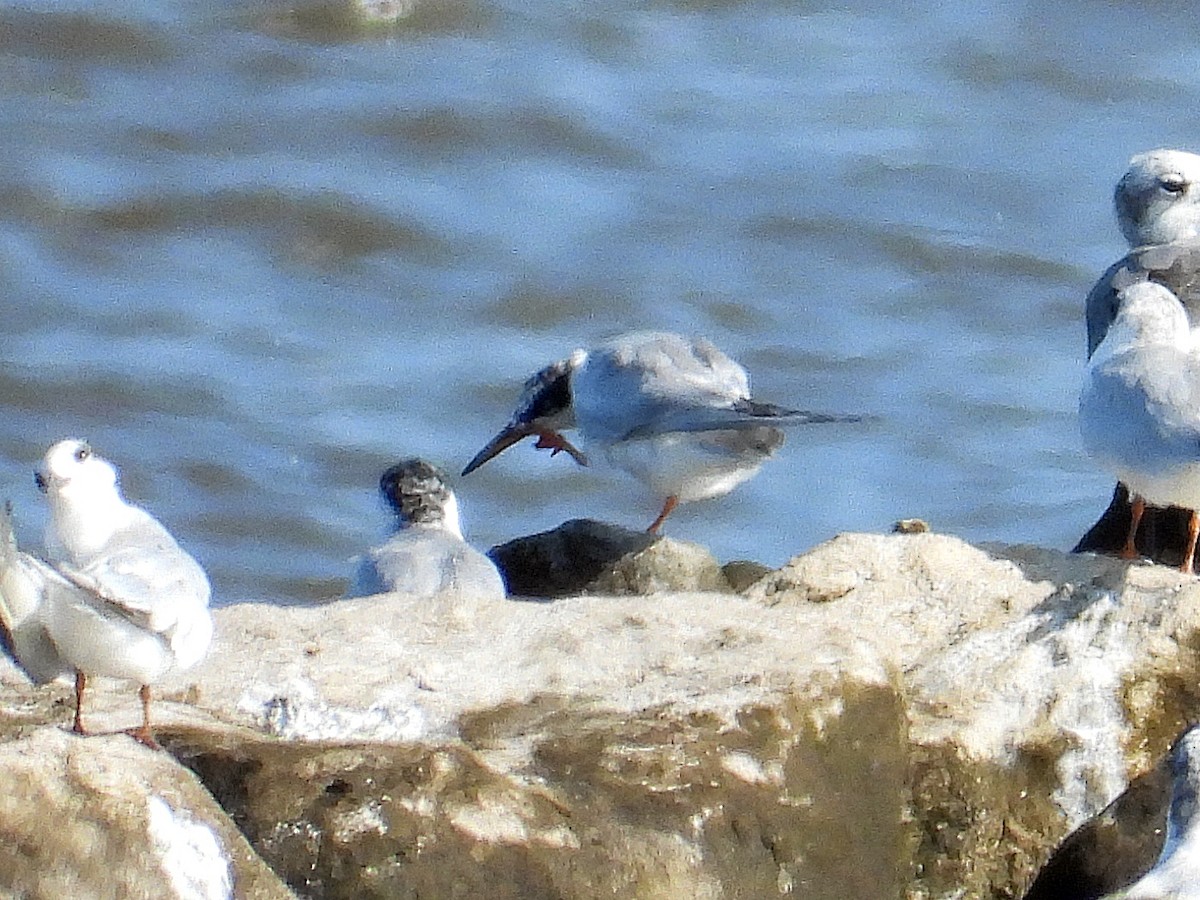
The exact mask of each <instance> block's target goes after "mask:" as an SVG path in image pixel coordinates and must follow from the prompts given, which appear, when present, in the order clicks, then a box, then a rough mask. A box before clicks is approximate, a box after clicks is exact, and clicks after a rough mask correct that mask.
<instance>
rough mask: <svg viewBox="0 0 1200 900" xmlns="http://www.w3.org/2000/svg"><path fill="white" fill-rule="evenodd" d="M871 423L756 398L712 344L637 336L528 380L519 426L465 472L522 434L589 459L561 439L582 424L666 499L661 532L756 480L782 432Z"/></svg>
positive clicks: (617, 462)
mask: <svg viewBox="0 0 1200 900" xmlns="http://www.w3.org/2000/svg"><path fill="white" fill-rule="evenodd" d="M856 421H861V417H858V416H832V415H824V414H821V413H811V412H799V411H796V410H790V409H783V408H781V407H778V406H774V405H772V404H768V403H759V402H757V401H755V400H752V399H751V398H750V379H749V376H748V375H747V374H746V370H745V369H743V368H742V367H741V366H740V365H738V364H737V363H736V362H734V361H733V360H732V359H730V358H729V357H728V356H726V355H725V354H724V353H722V352H721V351H720V350H718V349H717V348H716V347H715V346H713V344H711V343H710V342H709V341H707V340H705V339H703V338H695V339H689V338H685V337H682V336H681V335H678V334H671V333H665V332H636V333H633V334H626V335H622V336H620V337H617V338H614V339H613V340H611V341H609V342H608V343H605V344H601V345H600V346H599V347H596V348H594V349H592V350H576V351H575V352H574V353H572V354H571V355H570V356H569V357H568V358H567V359H564V360H560V361H559V362H556V363H552V364H551V365H549V366H547V367H546V368H544V369H542V370H541V371H540V372H538V373H537V374H535V375H534V376H533V377H531V378H530V379H529V380H528V381H527V382H526V383H525V389H524V391H523V392H522V394H521V398H520V400H519V402H518V405H517V410H516V412H515V413H514V414H513V418H512V420H511V421H510V422H509V424H508V425H506V426H505V427H504V428H503V429H502V430H501V431H500V433H499V434H497V435H496V436H495V437H494V438H493V439H492V440H491V441H490V442H489V443H488V445H487V446H486V447H484V448H483V449H482V450H481V451H479V453H478V454H476V456H475V458H474V459H472V460H471V461H470V462H469V463H468V464H467V467H466V468H465V469H464V470H463V474H464V475H467V474H469V473H471V472H473V471H474V470H475V469H477V468H479V467H480V466H481V465H483V464H484V463H485V462H487V461H488V460H489V459H491V458H492V457H494V456H496V455H497V454H499V453H501V452H502V451H504V450H505V449H507V448H508V447H510V446H512V445H513V444H515V443H517V442H518V441H520V440H521V439H522V438H525V437H529V436H532V435H537V437H538V441H537V444H536V445H535V446H536V447H538V448H542V449H550V450H551V451H552V455H553V454H555V453H558V452H559V451H565V452H567V453H568V454H570V455H571V457H572V458H574V460H575V461H576V462H577V463H579V464H580V465H587V464H588V457H587V456H586V455H585V454H584V453H583V452H580V451H579V450H577V449H576V448H575V447H574V446H572V445H571V444H570V443H569V442H568V441H567V440H566V438H564V437H563V436H562V434H561V433H560V432H561V431H562V430H565V429H569V428H578V430H579V434H580V437H581V442H582V443H583V445H584V448H585V449H586V450H587V451H589V452H590V451H597V450H598V451H600V452H601V453H603V455H604V456H605V458H606V459H607V460H608V461H609V462H610V463H611V464H612V465H614V466H616V467H617V468H619V469H623V470H624V471H626V472H628V473H629V474H630V475H632V476H633V477H634V478H636V479H637V480H638V481H640V482H641V483H642V484H643V485H645V486H646V487H647V488H649V489H650V490H651V491H652V492H653V493H654V494H655V495H656V496H658V497H660V498H663V506H662V511H661V512H660V513H659V515H658V517H657V518H656V519H655V520H654V522H653V523H651V525H650V527H649V528H648V529H647V530H648V531H651V532H654V531H658V529H659V528H660V527H661V526H662V523H663V521H664V520H665V519H666V518H667V516H668V515H670V514H671V511H672V510H673V509H675V507H676V506H677V505H678V504H680V503H687V502H690V501H692V500H705V499H708V498H710V497H719V496H721V495H722V494H726V493H728V492H729V491H731V490H733V489H734V488H735V487H737V486H738V485H739V484H741V483H742V482H744V481H746V480H747V479H749V478H751V477H752V476H753V475H754V474H755V473H756V472H757V471H758V469H759V467H760V466H761V465H762V464H763V462H764V461H766V459H767V458H768V457H769V456H771V454H772V453H774V452H775V451H776V450H778V449H779V447H780V446H781V445H782V444H783V432H782V431H781V430H780V428H779V426H784V425H807V424H816V423H829V422H856Z"/></svg>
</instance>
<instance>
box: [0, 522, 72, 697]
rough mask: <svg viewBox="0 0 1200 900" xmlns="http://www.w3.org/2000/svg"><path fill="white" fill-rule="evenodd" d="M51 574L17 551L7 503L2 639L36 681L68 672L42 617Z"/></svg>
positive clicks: (0, 593)
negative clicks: (41, 613) (44, 625)
mask: <svg viewBox="0 0 1200 900" xmlns="http://www.w3.org/2000/svg"><path fill="white" fill-rule="evenodd" d="M51 574H52V573H51V572H49V570H48V568H47V567H46V566H45V564H43V563H39V562H38V560H35V559H34V558H33V557H31V556H29V555H28V554H25V553H22V552H21V551H20V550H18V549H17V538H16V535H15V534H14V532H13V520H12V503H11V501H6V502H5V504H4V507H3V509H2V510H0V638H3V641H4V649H5V650H6V651H7V652H8V654H9V655H10V656H12V657H13V659H15V660H16V661H17V664H18V665H20V666H21V668H22V669H24V670H25V672H26V673H27V674H28V675H29V677H30V678H32V679H33V680H34V681H37V682H46V681H51V680H53V679H54V678H57V677H58V676H59V675H61V674H64V673H65V672H66V671H67V666H66V664H65V663H64V662H63V660H62V659H61V657H60V656H59V655H58V649H57V648H56V647H55V646H54V643H53V641H51V640H50V636H49V634H47V633H46V629H45V628H44V627H43V625H42V622H41V619H40V615H39V614H40V612H41V607H42V604H43V602H44V601H45V598H46V593H47V590H48V588H49V581H48V578H49V576H50V575H51Z"/></svg>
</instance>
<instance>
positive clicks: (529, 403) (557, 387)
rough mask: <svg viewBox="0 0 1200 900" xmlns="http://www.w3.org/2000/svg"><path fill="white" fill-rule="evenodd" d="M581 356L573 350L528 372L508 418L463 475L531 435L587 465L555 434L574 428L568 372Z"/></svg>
mask: <svg viewBox="0 0 1200 900" xmlns="http://www.w3.org/2000/svg"><path fill="white" fill-rule="evenodd" d="M585 359H587V353H586V352H585V351H583V350H576V351H575V352H574V353H572V354H571V355H570V356H568V357H567V358H566V359H560V360H558V361H557V362H553V363H551V364H550V365H548V366H546V367H545V368H543V369H540V370H539V371H537V372H535V373H534V374H533V375H531V376H530V377H529V378H528V379H527V380H526V381H525V386H524V387H523V388H522V389H521V396H520V397H519V398H518V399H517V409H516V411H515V412H514V413H513V416H512V419H511V420H509V423H508V424H507V425H505V426H504V428H503V429H501V430H500V433H499V434H497V435H496V436H495V437H494V438H492V439H491V441H489V442H488V444H487V446H486V447H484V448H483V449H482V450H480V451H479V452H478V453H477V454H475V458H474V459H472V460H471V461H470V462H469V463H467V466H466V468H465V469H463V472H462V473H463V475H469V474H470V473H471V472H474V471H475V470H476V469H478V468H479V467H480V466H482V465H483V464H484V463H485V462H487V461H488V460H489V459H491V458H492V457H494V456H498V455H500V454H501V453H503V452H504V451H505V450H507V449H508V448H509V447H511V446H512V445H513V444H515V443H517V442H518V441H520V440H522V439H523V438H527V437H530V436H531V435H535V434H536V435H538V436H539V438H540V440H539V442H538V446H539V447H549V448H550V449H553V450H555V452H557V451H558V450H565V451H566V452H567V453H569V454H570V455H571V456H572V457H573V458H574V459H575V461H576V462H577V463H579V464H580V465H587V458H586V457H585V456H584V455H583V454H582V453H580V452H579V451H578V450H576V449H575V448H574V447H572V446H571V445H570V444H569V443H567V441H566V440H565V439H564V438H563V437H562V435H561V434H559V432H560V431H563V430H564V429H567V428H574V427H575V406H574V403H573V402H572V399H571V375H572V373H574V372H575V370H576V369H578V368H579V367H580V366H581V365H583V362H584V360H585Z"/></svg>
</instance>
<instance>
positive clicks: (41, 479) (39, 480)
mask: <svg viewBox="0 0 1200 900" xmlns="http://www.w3.org/2000/svg"><path fill="white" fill-rule="evenodd" d="M33 483H34V484H36V485H37V488H38V490H39V491H41V492H42V493H43V494H44V493H46V492H47V491H49V490H50V482H48V481H47V480H46V476H45V475H43V474H42V473H41V472H34V473H33Z"/></svg>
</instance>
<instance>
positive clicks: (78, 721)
mask: <svg viewBox="0 0 1200 900" xmlns="http://www.w3.org/2000/svg"><path fill="white" fill-rule="evenodd" d="M86 687H87V676H86V675H84V674H83V673H82V672H80V671H79V670H78V669H76V670H75V721H73V722H72V723H71V730H72V731H73V732H75V733H76V734H87V733H88V732H87V729H86V728H84V727H83V689H84V688H86Z"/></svg>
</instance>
